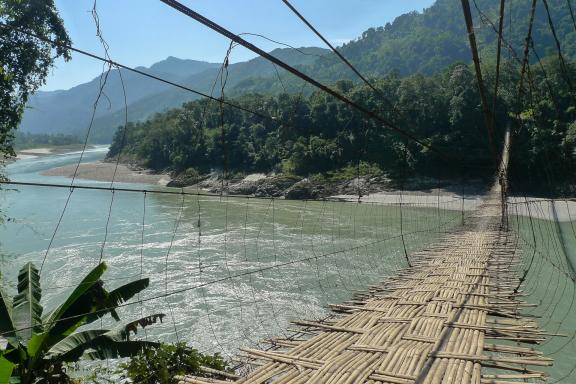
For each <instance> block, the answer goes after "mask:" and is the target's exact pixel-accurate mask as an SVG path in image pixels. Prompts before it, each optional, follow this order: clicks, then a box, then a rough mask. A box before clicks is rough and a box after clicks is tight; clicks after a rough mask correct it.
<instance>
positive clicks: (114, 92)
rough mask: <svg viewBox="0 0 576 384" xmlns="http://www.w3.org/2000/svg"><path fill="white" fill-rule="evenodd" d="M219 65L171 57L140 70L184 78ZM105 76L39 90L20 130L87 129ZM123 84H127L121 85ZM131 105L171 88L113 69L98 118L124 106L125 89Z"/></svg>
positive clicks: (76, 130)
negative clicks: (49, 90)
mask: <svg viewBox="0 0 576 384" xmlns="http://www.w3.org/2000/svg"><path fill="white" fill-rule="evenodd" d="M217 66H218V64H214V63H207V62H202V61H195V60H181V59H177V58H175V57H168V58H167V59H166V60H163V61H161V62H159V63H156V64H154V65H152V66H151V67H150V68H145V67H139V68H138V69H139V70H142V71H144V72H147V73H150V74H154V75H157V76H161V77H164V78H167V79H169V80H172V81H182V80H183V79H185V78H187V77H188V76H192V75H194V74H197V73H199V72H203V71H206V70H209V69H211V68H216V67H217ZM101 81H102V78H101V77H100V76H99V77H97V78H95V79H93V80H92V81H90V82H88V83H85V84H81V85H78V86H76V87H73V88H71V89H69V90H66V91H62V90H59V91H52V92H42V91H40V92H37V93H36V94H35V95H33V96H32V97H31V98H30V101H29V103H28V106H27V109H26V111H25V113H24V118H23V120H22V123H21V125H20V129H21V130H22V131H25V132H31V133H78V132H81V131H84V130H86V128H87V127H88V124H89V121H90V117H91V114H92V110H93V105H94V102H95V98H96V95H97V93H98V89H99V88H100V82H101ZM122 82H123V83H124V86H123V85H122ZM123 88H124V89H125V90H126V100H127V103H128V105H130V104H132V103H135V102H138V101H139V100H141V99H143V98H146V97H148V96H150V95H153V94H158V93H161V92H163V91H166V90H167V89H169V88H170V86H169V85H167V84H163V83H160V82H158V81H155V80H153V79H149V78H146V77H143V76H140V75H138V74H134V73H130V72H127V71H122V78H121V77H120V74H119V73H118V70H112V71H110V74H109V75H108V78H107V81H106V86H105V87H104V93H103V96H102V100H101V101H100V103H99V107H98V109H97V111H96V118H98V117H101V116H104V115H108V114H110V113H114V112H116V111H118V110H121V109H123V107H124V92H123Z"/></svg>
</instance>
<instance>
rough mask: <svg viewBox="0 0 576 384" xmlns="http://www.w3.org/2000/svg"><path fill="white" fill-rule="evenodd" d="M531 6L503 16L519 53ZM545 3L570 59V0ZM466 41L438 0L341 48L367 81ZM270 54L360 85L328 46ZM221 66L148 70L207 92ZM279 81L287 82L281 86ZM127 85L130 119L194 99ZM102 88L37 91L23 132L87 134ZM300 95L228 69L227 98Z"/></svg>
mask: <svg viewBox="0 0 576 384" xmlns="http://www.w3.org/2000/svg"><path fill="white" fill-rule="evenodd" d="M508 3H509V4H511V3H512V2H508ZM530 3H531V2H530V1H516V2H514V3H513V8H512V9H513V13H512V14H510V15H508V16H509V17H507V18H506V22H505V29H506V31H507V35H508V34H509V33H511V34H512V36H513V37H512V39H511V40H510V43H511V45H512V46H513V47H514V48H515V49H516V51H517V52H521V48H520V47H521V45H522V43H523V39H524V36H525V33H526V28H527V24H528V23H527V17H528V11H529V7H530ZM548 3H549V4H550V10H551V15H552V19H553V20H554V22H555V24H556V28H557V33H558V37H559V39H560V42H561V45H562V49H563V51H564V52H565V54H566V55H567V56H568V57H572V58H573V57H575V55H576V32H575V31H574V27H573V24H572V20H571V19H570V14H569V12H567V11H566V3H565V0H549V1H548ZM472 4H474V2H472ZM476 4H477V6H478V8H480V9H481V10H482V11H483V12H484V13H485V14H486V16H487V18H488V19H490V20H492V21H493V22H496V20H497V14H498V4H499V1H498V0H476ZM537 4H538V8H537V13H536V15H537V17H536V21H535V24H534V32H533V33H534V36H535V41H536V50H537V52H539V54H540V56H542V57H544V56H547V55H550V54H554V44H553V41H552V35H551V33H550V30H549V27H548V21H547V18H546V14H545V12H544V9H543V5H542V2H541V1H538V2H537ZM472 12H473V16H474V18H475V25H476V27H477V34H478V35H477V37H478V43H479V46H480V48H481V51H482V52H481V56H482V59H483V61H484V62H489V61H490V60H492V59H493V58H494V54H493V53H494V50H495V43H496V36H495V34H494V32H493V31H492V29H491V27H490V26H488V25H487V24H485V23H483V22H482V21H481V20H480V16H479V14H478V12H477V10H476V9H475V8H474V7H473V9H472ZM303 27H304V26H303ZM467 44H468V42H467V35H466V33H465V26H464V22H463V16H462V10H461V7H460V4H459V2H457V1H455V0H438V1H436V3H435V4H434V5H432V6H431V7H430V8H428V9H426V10H424V11H423V12H422V13H418V12H413V13H408V14H405V15H402V16H399V17H397V18H396V19H395V20H394V21H393V22H392V23H389V24H387V25H385V26H379V27H375V28H371V29H369V30H367V31H365V32H364V33H362V35H361V36H359V37H358V38H357V39H355V40H354V41H351V42H349V43H347V44H345V45H344V46H342V47H340V48H339V49H340V50H341V51H342V53H343V54H344V55H345V56H346V57H347V58H349V59H350V61H351V62H352V63H354V65H356V66H357V67H358V68H359V69H360V70H361V71H362V72H363V73H364V74H366V75H367V76H381V75H385V74H388V73H390V72H397V73H399V74H400V75H401V76H406V75H410V74H413V73H417V72H422V73H424V74H433V73H437V72H439V71H443V70H444V69H445V68H446V67H447V66H448V65H450V64H453V63H456V62H470V53H469V49H468V45H467ZM301 51H302V52H304V53H302V52H301ZM272 53H273V54H274V55H276V56H277V57H279V58H281V59H282V60H284V61H286V62H288V63H289V64H291V65H295V66H298V67H299V68H301V69H302V70H303V71H304V72H306V73H307V74H309V75H311V76H312V77H314V78H316V79H319V80H322V81H324V82H326V83H333V82H335V81H337V80H339V79H350V80H352V81H358V79H357V78H356V77H355V76H354V75H353V74H352V73H351V71H350V70H349V69H348V68H347V67H346V66H345V65H343V64H342V63H341V62H340V61H339V60H338V59H337V58H336V57H335V56H334V55H333V54H331V53H329V52H328V51H327V50H325V49H321V48H313V47H310V48H303V49H301V50H300V51H297V50H292V49H289V48H282V49H277V50H275V51H273V52H272ZM219 66H220V65H219V64H218V63H205V62H197V61H192V60H181V59H176V58H168V59H167V60H165V61H163V62H160V63H157V64H156V65H153V66H151V67H150V68H149V69H144V70H146V71H149V72H151V73H154V74H157V75H160V76H162V77H167V78H169V79H171V80H175V81H178V82H180V83H182V84H185V85H187V86H190V87H192V88H194V89H198V90H200V91H202V92H210V91H211V88H212V85H213V83H214V81H215V79H216V76H217V74H218V68H219ZM279 78H280V79H281V80H282V81H279ZM119 80H120V79H119V77H118V75H117V73H116V72H115V71H113V73H112V74H111V76H109V79H108V81H109V84H108V85H107V87H106V89H105V92H106V95H107V96H108V99H109V100H110V103H108V102H107V101H106V102H103V103H101V105H100V107H99V109H98V111H97V115H96V120H95V123H94V127H93V129H92V138H91V140H92V141H97V142H109V141H110V140H111V138H112V135H113V133H114V131H115V129H116V127H117V126H118V125H120V124H122V123H123V121H124V112H123V108H124V104H123V102H122V100H123V95H122V89H121V87H120V81H119ZM125 81H126V92H127V96H128V117H129V120H130V121H142V120H144V119H146V118H149V117H150V116H152V114H154V113H156V112H161V111H165V110H167V109H169V108H173V107H178V106H180V105H181V104H182V103H184V102H187V101H191V100H194V99H195V98H196V97H197V96H196V95H193V94H191V93H188V92H185V91H182V90H178V89H174V88H172V87H169V86H167V85H165V84H161V83H157V82H155V81H153V80H150V79H142V78H141V77H139V76H137V75H130V74H126V75H125ZM98 83H99V80H98V79H95V80H94V81H92V82H90V83H86V84H82V85H80V86H78V87H74V88H72V89H70V90H67V91H56V92H41V93H38V94H37V95H36V96H35V97H34V98H32V100H31V101H30V103H29V107H30V108H28V109H26V111H25V114H24V119H23V122H22V125H21V130H24V131H27V132H36V133H66V134H77V135H83V134H84V132H85V130H86V128H87V126H88V121H89V118H90V111H91V108H92V102H93V99H94V97H95V94H96V92H97V87H98ZM301 90H304V92H306V93H307V94H309V93H310V92H311V89H310V88H309V87H304V88H303V87H302V84H301V83H300V82H298V81H296V80H295V79H294V78H293V77H292V76H291V75H289V74H287V73H286V72H284V71H283V70H279V71H278V73H277V72H276V71H275V69H274V67H273V66H272V65H271V64H270V63H267V62H266V61H265V60H264V59H261V58H256V59H253V60H250V61H248V62H243V63H236V64H232V65H230V66H229V77H228V83H227V94H228V95H230V96H239V95H243V94H248V93H255V92H257V93H263V94H279V93H282V92H300V91H301ZM47 122H48V124H47Z"/></svg>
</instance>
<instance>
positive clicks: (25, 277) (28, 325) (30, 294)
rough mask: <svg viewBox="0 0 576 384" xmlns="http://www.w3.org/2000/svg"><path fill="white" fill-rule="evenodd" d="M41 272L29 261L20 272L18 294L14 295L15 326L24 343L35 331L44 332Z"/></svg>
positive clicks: (13, 312) (25, 343) (26, 342)
mask: <svg viewBox="0 0 576 384" xmlns="http://www.w3.org/2000/svg"><path fill="white" fill-rule="evenodd" d="M41 297H42V290H41V289H40V274H39V273H38V269H36V267H35V266H34V264H32V263H27V264H26V265H24V267H22V269H20V272H19V273H18V294H17V295H16V296H14V302H13V304H12V306H13V307H12V316H13V322H14V328H15V329H16V334H17V336H18V339H20V342H21V343H22V344H24V345H27V344H28V341H29V340H30V338H31V337H32V334H33V333H40V332H42V306H41V305H40V299H41Z"/></svg>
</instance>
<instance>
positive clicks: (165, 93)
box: [91, 47, 328, 142]
mask: <svg viewBox="0 0 576 384" xmlns="http://www.w3.org/2000/svg"><path fill="white" fill-rule="evenodd" d="M270 53H271V54H272V55H274V56H275V57H277V58H279V59H281V60H283V61H285V62H287V63H289V64H290V65H293V66H307V65H310V64H312V63H313V62H314V61H316V60H317V59H318V58H319V57H320V56H321V55H325V54H326V53H328V51H327V50H325V49H322V48H314V47H310V48H299V49H298V51H297V50H294V49H291V48H283V49H276V50H274V51H272V52H270ZM219 72H220V66H218V68H214V69H209V70H206V71H203V72H200V73H197V74H194V75H191V76H188V77H186V78H184V79H182V80H181V81H179V83H181V84H183V85H186V86H189V87H190V88H192V89H195V90H198V91H201V92H204V93H206V94H213V96H215V97H218V96H219V95H220V78H219ZM275 73H276V71H275V69H274V66H273V65H272V64H271V63H269V62H268V61H267V60H265V59H263V58H261V57H258V58H255V59H252V60H249V61H246V62H241V63H235V64H230V65H229V66H228V81H227V83H226V89H233V90H234V92H233V94H238V93H246V91H247V90H244V89H240V90H238V89H237V87H236V86H237V85H238V84H240V83H242V82H243V81H246V80H247V79H253V78H255V77H262V78H269V77H270V76H276V75H275ZM273 78H274V79H275V78H276V77H273ZM214 84H216V85H214ZM212 90H213V91H212ZM248 91H249V90H248ZM198 97H199V96H198V95H195V94H193V93H191V92H187V91H184V90H181V89H178V88H174V87H168V88H166V89H164V90H162V91H161V92H157V93H153V94H150V95H148V96H146V97H142V98H141V99H140V100H138V101H136V102H134V103H130V104H129V106H128V119H129V120H130V121H140V120H144V119H146V118H148V117H150V116H151V115H153V114H154V113H157V112H162V111H165V110H167V109H170V108H174V107H177V106H180V105H182V103H185V102H187V101H191V100H195V99H197V98H198ZM124 121H125V116H124V110H123V109H120V110H118V111H115V112H112V113H109V114H107V115H105V116H102V117H100V118H98V119H97V120H96V121H95V123H94V128H95V129H94V131H93V134H92V135H91V137H92V139H93V140H94V141H100V142H107V141H109V140H110V139H111V137H112V135H113V134H114V132H115V131H116V128H117V127H118V126H120V125H122V124H124Z"/></svg>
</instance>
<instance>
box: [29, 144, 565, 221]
mask: <svg viewBox="0 0 576 384" xmlns="http://www.w3.org/2000/svg"><path fill="white" fill-rule="evenodd" d="M30 151H32V150H30ZM30 151H28V152H27V153H32V152H30ZM27 153H25V154H27ZM40 153H42V152H40ZM115 168H116V164H115V163H108V162H94V163H84V164H81V165H80V167H79V168H78V173H77V175H76V177H77V178H78V179H84V180H95V181H111V180H112V177H113V175H114V170H115ZM75 169H76V166H75V165H69V166H64V167H58V168H52V169H49V170H47V171H44V172H42V173H41V174H42V175H44V176H64V177H68V178H71V177H72V176H73V175H74V172H75ZM271 179H273V177H272V176H266V175H264V174H253V175H248V176H246V177H245V178H244V179H242V180H239V181H237V182H236V183H230V184H229V186H230V187H232V188H231V189H230V192H231V194H249V195H252V194H254V193H253V192H248V191H246V192H245V193H241V192H240V191H241V188H240V189H238V188H236V189H234V188H233V187H234V186H235V185H236V186H238V185H246V183H256V184H258V183H262V182H269V181H270V180H271ZM114 180H115V181H116V182H124V183H139V184H150V185H167V184H168V183H169V182H170V181H171V178H170V176H169V175H168V174H161V173H160V174H157V173H152V172H151V171H149V170H145V169H133V168H130V167H128V166H127V165H123V164H119V165H118V169H117V170H116V175H115V177H114ZM212 184H214V185H217V186H220V185H221V183H220V182H219V181H218V179H217V178H214V180H210V179H208V180H205V181H204V182H202V183H200V184H198V185H193V186H187V187H184V189H185V190H191V191H198V190H203V191H205V192H207V193H211V192H212V193H215V192H214V191H212V190H211V188H213V185H212ZM470 189H471V190H472V191H473V192H472V193H470V194H466V195H465V196H464V198H462V195H461V194H459V193H457V192H454V190H450V189H444V188H439V189H429V190H425V191H403V192H400V191H396V190H390V189H389V188H387V189H386V190H384V191H375V192H371V193H366V194H364V196H362V197H361V198H360V202H362V203H371V204H385V205H399V204H400V203H402V205H403V206H406V207H414V208H418V207H432V208H434V207H437V206H438V204H440V208H442V209H451V210H461V209H462V208H463V209H464V210H466V211H471V210H474V209H475V208H477V207H478V205H479V204H480V203H481V202H482V194H481V193H477V192H478V191H477V190H476V189H477V188H472V187H471V188H470ZM232 192H233V193H232ZM277 197H278V196H277ZM326 198H327V199H330V200H340V201H350V202H356V201H358V195H356V194H334V195H331V196H328V197H326ZM528 201H529V202H530V203H529V207H530V208H528V205H527V204H526V203H525V199H524V198H523V197H522V198H520V197H510V198H509V202H510V205H509V213H510V214H511V215H521V216H532V217H534V218H539V219H546V220H554V218H555V217H556V219H557V220H558V221H561V222H568V221H572V220H576V201H569V200H556V201H555V202H554V209H553V208H552V203H551V201H550V200H548V199H538V198H528Z"/></svg>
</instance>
